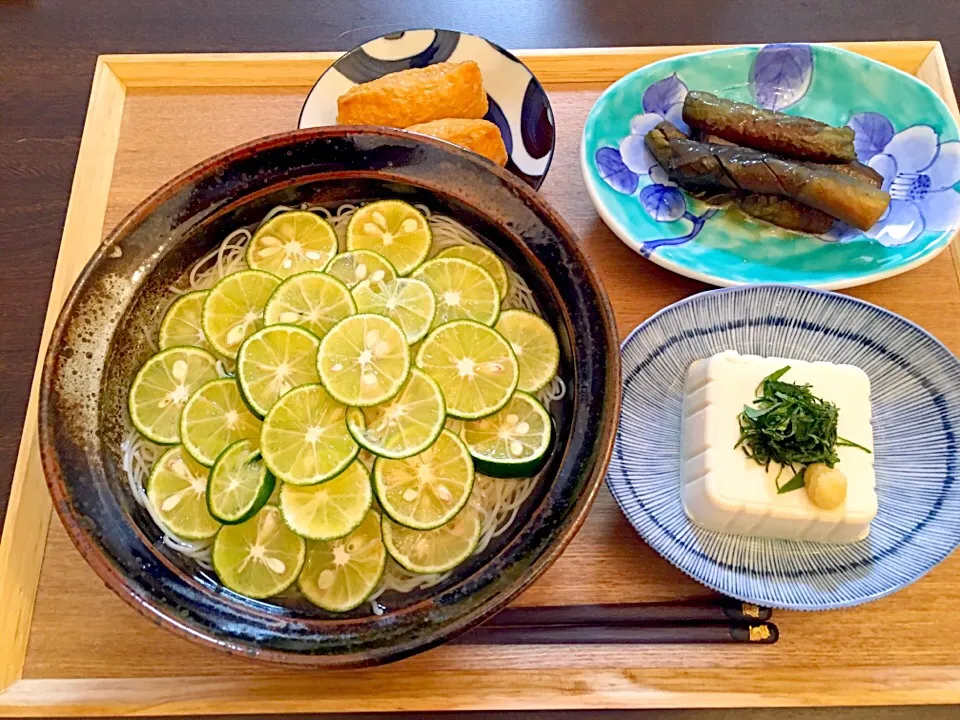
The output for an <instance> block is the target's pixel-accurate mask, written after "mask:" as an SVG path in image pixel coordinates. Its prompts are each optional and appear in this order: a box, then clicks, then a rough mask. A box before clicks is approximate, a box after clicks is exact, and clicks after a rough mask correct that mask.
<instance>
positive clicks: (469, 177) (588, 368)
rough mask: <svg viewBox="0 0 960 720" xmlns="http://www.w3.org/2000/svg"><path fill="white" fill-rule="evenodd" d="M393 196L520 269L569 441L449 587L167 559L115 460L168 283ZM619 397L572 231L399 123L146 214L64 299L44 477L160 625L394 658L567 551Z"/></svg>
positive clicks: (306, 137) (328, 654) (313, 143)
mask: <svg viewBox="0 0 960 720" xmlns="http://www.w3.org/2000/svg"><path fill="white" fill-rule="evenodd" d="M383 197H397V198H403V199H406V200H409V201H411V202H422V203H424V204H426V205H428V206H429V207H430V208H431V209H433V210H436V211H439V212H442V213H446V214H448V215H451V216H453V217H454V218H456V219H457V220H459V221H460V222H462V223H463V224H464V225H466V226H468V227H470V228H471V229H473V230H474V231H475V232H477V233H478V234H479V235H480V236H482V237H483V238H485V239H486V241H487V242H488V244H489V246H490V247H491V248H493V249H494V250H495V251H496V252H498V253H499V254H500V256H501V257H502V258H503V259H505V260H506V261H507V262H509V263H510V264H512V265H513V266H514V268H515V269H516V270H517V271H518V272H520V274H521V275H522V276H523V277H524V278H526V280H527V281H528V283H529V285H530V287H531V289H532V290H533V291H534V293H535V295H536V297H537V300H538V302H539V304H540V307H541V308H542V310H543V311H544V314H545V316H546V317H547V318H549V319H550V320H551V321H552V323H553V326H554V328H556V330H557V333H558V336H559V338H560V348H561V365H560V372H561V374H562V377H563V378H564V379H565V380H566V382H567V386H568V387H569V388H570V391H569V392H568V393H567V396H566V397H565V398H564V399H563V400H562V401H560V402H558V403H555V406H554V407H553V408H551V411H552V414H553V416H554V418H555V420H556V423H557V443H556V447H555V449H554V451H553V452H552V454H551V457H550V459H549V461H548V464H547V466H546V468H545V470H544V471H543V473H542V475H541V482H540V483H539V484H538V486H537V491H536V492H535V493H534V494H533V495H532V496H531V497H530V499H529V500H528V501H527V503H526V505H525V506H524V507H523V508H522V510H521V513H520V516H519V518H518V520H517V521H516V522H515V523H514V524H513V525H512V526H511V529H510V531H508V532H507V533H505V534H504V535H503V536H501V537H500V538H497V540H496V541H495V542H494V543H493V544H492V545H491V547H489V548H488V549H487V550H486V551H485V552H484V553H482V554H480V555H478V556H475V557H473V558H471V559H470V560H469V561H467V562H466V563H465V564H464V565H463V566H461V567H460V568H459V569H458V570H457V571H456V572H455V573H454V574H453V576H452V577H450V578H449V579H447V580H446V581H445V582H443V583H440V584H439V585H437V586H435V587H433V588H430V589H429V590H424V591H418V592H415V593H411V594H408V595H402V596H392V597H391V596H386V597H385V598H384V600H383V604H384V605H385V606H386V607H387V611H386V612H385V613H384V614H383V615H379V616H378V615H374V614H372V613H371V612H370V610H369V608H367V607H366V606H364V607H361V608H359V609H358V610H356V611H354V612H352V613H349V614H347V615H340V616H337V615H331V614H328V613H324V612H322V611H320V610H319V609H317V608H315V607H313V606H311V605H308V604H306V603H302V602H298V601H297V600H296V599H294V600H290V599H287V600H274V601H270V600H268V601H263V602H258V601H253V600H250V599H247V598H244V597H241V596H239V595H237V594H235V593H232V592H230V591H228V590H225V589H224V588H223V587H221V586H220V585H219V584H218V583H217V581H216V577H215V576H214V575H213V574H212V573H210V572H208V571H206V570H204V569H203V568H202V567H200V566H199V565H197V564H196V563H194V562H193V561H191V560H188V559H186V558H184V557H183V556H181V555H178V554H177V553H174V552H171V551H170V550H169V549H168V548H167V547H166V546H164V545H163V544H162V543H161V538H162V535H161V533H160V531H159V530H158V528H157V527H156V525H155V524H154V523H153V522H152V521H151V519H150V517H149V515H148V514H147V513H146V511H145V510H144V509H143V508H142V507H141V506H140V505H139V504H138V503H137V501H136V499H135V498H134V496H133V494H132V493H131V491H130V489H129V485H128V482H127V479H126V476H125V474H124V471H123V469H122V467H121V466H120V458H121V449H120V445H121V440H122V436H123V433H124V432H125V429H126V427H127V423H128V420H127V415H126V394H127V389H128V388H129V385H130V382H131V380H132V378H133V376H134V373H135V371H136V370H137V368H138V367H139V366H140V365H141V364H142V363H143V361H144V360H145V359H146V358H147V357H148V356H149V354H150V351H149V348H148V347H147V345H146V344H145V342H144V339H143V334H142V332H141V329H140V328H141V326H142V325H143V324H144V323H149V320H148V318H149V317H150V315H151V313H152V311H154V309H155V308H156V307H157V305H158V303H159V302H160V301H161V299H162V298H163V297H164V296H165V295H166V294H167V293H168V292H169V291H168V288H169V287H170V285H172V284H173V283H174V282H175V281H176V280H177V279H178V278H180V277H181V276H182V274H183V272H184V270H185V268H188V267H189V266H190V265H191V264H192V263H193V262H194V261H195V260H197V259H198V258H199V257H200V256H201V255H202V254H203V253H204V252H206V251H207V250H209V249H210V248H212V247H213V246H215V245H216V244H217V243H218V242H220V241H221V240H222V239H223V238H224V237H225V236H226V235H227V234H228V233H229V232H230V231H231V230H234V229H236V228H238V227H242V226H249V225H252V224H254V223H256V222H258V221H259V220H260V219H262V217H263V216H264V214H265V213H266V212H267V211H268V210H269V209H270V208H271V207H273V206H275V205H279V204H283V205H296V204H299V203H301V202H309V203H311V204H323V205H326V206H330V207H335V206H337V205H339V204H341V203H344V202H358V201H365V200H371V199H376V198H383ZM619 403H620V355H619V351H618V347H617V336H616V331H615V326H614V320H613V315H612V313H611V310H610V305H609V303H608V301H607V298H606V296H605V294H604V291H603V289H602V288H601V287H600V284H599V282H598V281H597V278H596V276H595V275H594V274H593V272H592V271H591V269H590V267H589V265H588V263H587V260H586V258H585V257H584V255H583V253H582V252H581V250H580V248H579V246H578V244H577V238H576V237H575V236H574V234H573V232H572V231H571V230H570V228H568V227H567V225H566V224H565V223H564V222H563V220H562V219H561V218H560V216H559V215H558V214H557V213H556V212H555V211H554V210H553V209H552V208H551V207H549V206H548V205H547V204H546V203H545V202H544V201H543V200H541V199H540V198H539V197H538V196H537V194H536V193H535V192H534V191H533V190H532V189H530V188H529V187H527V186H526V185H524V184H523V183H521V182H520V181H518V180H517V179H515V178H514V177H513V176H511V175H510V174H509V173H507V172H505V171H503V170H501V169H500V168H496V167H494V166H493V165H491V164H489V163H487V162H486V161H484V160H482V159H479V158H478V157H477V156H475V155H473V154H471V153H468V152H464V151H460V150H458V149H456V148H454V147H453V146H451V145H449V144H447V143H443V142H440V141H432V140H429V139H424V138H421V137H414V136H411V135H406V134H404V133H402V132H397V131H389V130H383V131H374V130H371V129H369V128H323V129H314V130H301V131H296V132H289V133H284V134H282V135H275V136H273V137H268V138H265V139H262V140H257V141H255V142H252V143H249V144H247V145H242V146H240V147H237V148H235V149H233V150H229V151H227V152H225V153H223V154H221V155H217V156H216V157H213V158H210V159H209V160H207V161H205V162H203V163H201V164H200V165H197V166H196V167H194V168H193V169H191V170H189V171H188V172H186V173H184V174H183V175H181V176H180V177H178V178H176V179H174V180H172V181H171V182H169V183H167V184H166V185H165V186H164V187H162V188H161V189H160V190H158V191H157V192H156V193H154V194H153V195H152V196H151V197H149V198H147V199H146V200H145V201H144V202H143V203H141V204H140V206H139V207H137V208H136V209H135V210H134V211H133V212H132V213H130V215H128V216H127V218H126V219H125V220H124V221H123V222H121V223H120V225H119V226H118V227H117V228H116V229H115V230H114V231H113V233H112V234H111V235H110V237H109V238H108V239H107V240H106V241H105V242H104V243H103V245H102V246H101V247H100V249H99V250H98V251H97V253H96V254H95V255H94V257H93V259H92V260H91V261H90V263H89V264H88V265H87V267H86V269H85V270H84V271H83V273H82V275H81V277H80V279H79V280H78V281H77V284H76V285H75V286H74V288H73V291H72V292H71V293H70V297H69V298H68V299H67V302H66V304H65V305H64V308H63V311H62V313H61V315H60V319H59V321H58V323H57V326H56V329H55V330H54V333H53V338H52V340H51V343H50V350H49V352H48V354H47V357H46V361H45V364H44V374H43V384H42V389H41V395H40V444H41V454H42V457H43V468H44V471H45V473H46V477H47V483H48V485H49V487H50V493H51V495H52V496H53V500H54V505H55V507H56V509H57V512H58V513H59V514H60V517H61V520H62V521H63V524H64V526H65V527H66V529H67V532H68V533H69V534H70V537H71V538H72V539H73V542H74V543H75V544H76V546H77V548H78V549H79V550H80V552H81V553H82V554H83V556H84V557H85V558H86V559H87V562H89V563H90V565H91V566H92V567H93V569H94V570H95V571H96V572H97V574H98V575H100V577H101V579H102V580H103V581H104V582H105V583H106V584H107V585H108V586H109V587H110V588H111V589H112V590H113V591H114V592H116V593H117V594H118V595H120V597H122V598H123V599H124V600H126V601H127V602H128V603H129V604H130V605H132V606H133V607H135V608H136V609H137V610H139V611H140V612H141V613H142V614H143V615H145V616H146V617H149V618H151V619H152V620H153V621H154V622H156V623H158V624H160V625H163V626H165V627H167V628H170V629H171V630H174V631H175V632H177V633H179V634H180V635H182V636H184V637H186V638H189V639H191V640H196V641H199V642H201V643H203V644H207V645H212V646H214V647H219V648H222V649H224V650H227V651H230V652H233V653H237V654H242V655H248V656H252V657H258V658H261V659H265V660H272V661H279V662H286V663H291V664H299V665H307V666H317V667H335V666H361V665H373V664H377V663H383V662H387V661H390V660H396V659H399V658H402V657H405V656H407V655H410V654H412V653H415V652H418V651H421V650H425V649H427V648H430V647H433V646H435V645H438V644H440V643H442V642H444V641H445V640H448V639H450V638H452V637H454V636H455V635H457V634H459V633H462V632H463V631H465V630H467V629H468V628H470V627H471V626H473V625H476V624H477V623H479V622H481V621H482V620H484V619H485V618H487V617H489V616H491V615H493V614H494V613H496V612H497V611H498V610H499V609H501V608H502V607H503V606H504V605H506V604H507V603H508V602H509V601H510V600H511V599H512V598H514V597H516V595H517V594H518V593H519V592H520V591H522V590H523V589H524V588H525V587H527V586H528V585H529V584H530V583H532V582H533V581H534V580H535V579H536V578H537V577H538V576H539V575H540V574H541V573H542V572H543V571H544V570H546V569H547V567H548V566H549V565H550V564H551V563H552V562H553V561H554V560H555V559H556V558H557V556H558V555H559V554H560V552H561V551H562V550H563V548H564V547H565V546H566V545H567V543H568V542H569V541H570V539H571V538H572V537H573V535H574V534H575V533H576V531H577V528H578V527H579V526H580V524H581V522H582V521H583V519H584V516H585V515H586V513H587V511H588V509H589V507H590V504H591V502H592V501H593V498H594V496H595V494H596V492H597V488H598V487H599V485H600V482H601V481H602V479H603V476H604V472H605V469H606V466H607V460H608V459H609V456H610V450H611V446H612V443H613V439H614V431H615V426H616V422H617V418H618V415H619Z"/></svg>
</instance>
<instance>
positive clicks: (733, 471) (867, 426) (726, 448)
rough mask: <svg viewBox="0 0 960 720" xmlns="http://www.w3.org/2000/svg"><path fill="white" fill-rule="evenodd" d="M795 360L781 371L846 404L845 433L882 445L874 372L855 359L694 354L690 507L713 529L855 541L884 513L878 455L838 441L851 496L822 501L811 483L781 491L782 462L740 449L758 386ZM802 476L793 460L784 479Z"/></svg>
mask: <svg viewBox="0 0 960 720" xmlns="http://www.w3.org/2000/svg"><path fill="white" fill-rule="evenodd" d="M785 365H789V366H790V371H789V372H788V373H787V374H786V375H784V376H783V377H782V378H781V379H782V380H784V381H786V382H792V383H797V384H803V383H809V384H810V385H811V386H812V387H811V391H812V392H813V394H814V395H816V396H818V397H820V398H822V399H823V400H828V401H830V402H832V403H834V404H836V406H837V410H838V420H837V430H838V434H839V435H840V437H843V438H847V439H848V440H851V441H853V442H857V443H859V444H861V445H863V446H864V447H866V448H869V449H870V450H871V451H872V450H873V428H872V425H871V423H870V379H869V378H868V377H867V374H866V373H865V372H863V370H861V369H860V368H857V367H854V366H853V365H834V364H832V363H828V362H814V363H810V362H803V361H799V360H789V359H786V358H764V357H759V356H756V355H740V354H739V353H737V352H734V351H727V352H723V353H719V354H717V355H713V356H712V357H709V358H706V359H705V360H698V361H697V362H695V363H693V364H692V365H691V366H690V368H689V370H688V371H687V377H686V382H685V384H684V398H683V431H682V432H683V436H682V441H681V463H682V467H681V488H680V492H681V497H682V499H683V507H684V510H686V513H687V516H688V517H689V518H690V519H691V520H692V521H693V522H694V523H695V524H697V525H699V526H700V527H703V528H705V529H707V530H715V531H717V532H724V533H733V534H735V535H753V536H758V537H772V538H785V539H789V540H811V541H817V542H828V543H851V542H856V541H857V540H862V539H863V538H865V537H866V536H867V534H868V533H869V532H870V522H871V521H872V520H873V518H874V516H875V515H876V514H877V494H876V489H875V485H876V481H875V476H874V470H873V454H872V453H867V452H864V451H863V450H860V449H858V448H853V447H838V448H837V454H838V455H839V457H840V462H839V463H837V465H836V467H837V469H839V470H841V471H842V472H843V474H844V475H845V476H846V478H847V499H846V502H845V503H843V504H842V505H840V507H838V508H836V509H834V510H823V509H821V508H819V507H817V506H816V505H814V504H813V503H812V502H811V501H810V498H809V497H808V496H807V492H806V490H804V489H803V488H801V489H799V490H795V491H792V492H786V493H783V494H782V495H778V494H777V486H776V483H775V482H774V480H775V478H776V477H777V473H778V472H779V471H780V466H779V465H775V464H771V465H770V468H769V469H768V470H766V469H764V468H763V466H761V465H758V464H757V463H756V462H755V461H754V460H752V459H750V458H748V457H747V456H746V455H745V454H744V452H743V450H742V449H740V448H734V446H735V445H736V444H737V440H738V439H739V437H740V428H739V423H738V421H737V417H738V415H739V414H740V413H741V412H742V410H743V406H744V405H750V404H752V403H753V401H754V399H755V398H756V390H757V386H758V385H759V384H760V382H761V381H762V380H763V379H764V378H765V377H766V376H768V375H770V374H771V373H773V372H776V371H777V370H779V369H780V368H782V367H783V366H785ZM791 477H793V472H792V471H791V470H790V468H789V467H788V468H785V469H784V471H783V474H782V475H781V476H780V483H781V484H783V483H786V482H787V481H788V480H790V478H791Z"/></svg>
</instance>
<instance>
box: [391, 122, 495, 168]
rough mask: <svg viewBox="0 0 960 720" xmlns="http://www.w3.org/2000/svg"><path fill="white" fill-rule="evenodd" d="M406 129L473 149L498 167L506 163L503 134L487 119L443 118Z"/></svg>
mask: <svg viewBox="0 0 960 720" xmlns="http://www.w3.org/2000/svg"><path fill="white" fill-rule="evenodd" d="M407 131H408V132H415V133H420V134H421V135H430V136H431V137H435V138H440V139H441V140H447V141H448V142H452V143H453V144H454V145H459V146H460V147H465V148H467V150H473V152H475V153H477V154H478V155H483V156H484V157H485V158H488V159H490V160H493V162H495V163H496V164H497V165H499V166H500V167H503V166H504V165H506V164H507V148H506V146H505V145H504V144H503V136H502V135H500V129H499V128H498V127H497V126H496V125H494V124H493V123H492V122H490V121H489V120H469V119H466V118H445V119H444V120H434V121H433V122H428V123H420V124H418V125H411V126H410V127H408V128H407Z"/></svg>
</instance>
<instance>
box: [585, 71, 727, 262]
mask: <svg viewBox="0 0 960 720" xmlns="http://www.w3.org/2000/svg"><path fill="white" fill-rule="evenodd" d="M686 97H687V86H686V85H684V84H683V82H682V81H681V80H680V78H678V77H677V75H676V73H674V74H673V75H670V76H669V77H665V78H663V79H662V80H660V81H658V82H655V83H653V84H652V85H650V87H648V88H647V89H646V91H644V93H643V98H642V100H641V106H642V107H643V110H644V112H643V113H642V114H640V115H635V116H634V117H633V119H632V120H631V121H630V134H629V135H627V137H625V138H624V139H623V140H622V141H621V142H620V147H619V148H611V147H602V148H600V149H599V150H597V152H596V156H595V158H594V160H595V162H596V164H597V169H598V171H599V172H600V176H601V177H602V178H603V179H604V180H606V182H607V183H608V184H609V185H610V187H612V188H613V189H614V190H616V191H617V192H621V193H623V194H625V195H633V194H634V193H635V192H636V190H637V187H639V185H640V179H641V178H648V179H649V180H650V181H652V183H653V184H651V185H647V186H646V187H644V188H643V189H642V190H641V191H640V195H639V200H640V204H641V205H642V206H643V209H644V210H646V212H647V214H648V215H649V216H650V217H651V218H653V219H654V220H656V221H657V222H661V223H667V222H673V221H675V220H679V219H681V218H685V219H687V220H689V221H690V223H691V229H690V231H689V232H688V233H686V234H685V235H680V236H678V237H665V238H659V239H656V240H650V241H647V242H646V243H644V246H643V254H644V255H649V254H650V253H651V252H653V251H654V250H656V249H657V248H658V247H663V246H668V245H682V244H683V243H685V242H687V241H688V240H691V239H692V238H694V237H696V236H697V234H698V233H699V232H700V231H701V230H702V229H703V226H704V223H705V222H706V221H707V220H708V219H709V218H711V217H713V215H715V214H716V213H717V210H716V209H715V208H708V209H707V210H705V211H704V212H703V213H701V214H699V215H697V214H694V213H692V212H689V211H688V210H687V200H686V196H685V195H684V194H683V193H682V192H681V191H680V189H679V188H678V187H677V186H676V184H675V183H673V182H671V181H670V179H669V178H667V174H666V173H665V172H664V171H663V168H661V167H660V166H659V165H658V164H657V161H656V160H654V158H653V155H652V154H651V153H650V151H649V150H648V149H647V145H646V141H645V140H644V138H645V136H646V134H647V133H648V132H650V131H651V130H653V128H655V127H656V126H657V125H658V124H660V123H661V122H663V121H664V120H667V121H668V122H671V123H673V124H674V125H676V126H677V127H678V128H680V129H681V130H683V131H684V132H687V131H689V128H688V127H687V124H686V123H685V122H683V118H682V117H681V116H682V113H683V101H684V99H685V98H686Z"/></svg>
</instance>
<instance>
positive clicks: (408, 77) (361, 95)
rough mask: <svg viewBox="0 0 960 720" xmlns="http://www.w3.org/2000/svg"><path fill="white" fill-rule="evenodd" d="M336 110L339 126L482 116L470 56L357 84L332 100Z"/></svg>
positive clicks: (478, 79)
mask: <svg viewBox="0 0 960 720" xmlns="http://www.w3.org/2000/svg"><path fill="white" fill-rule="evenodd" d="M337 111H338V114H337V122H338V123H340V124H342V125H385V126H387V127H395V128H406V127H410V126H411V125H417V124H419V123H428V122H432V121H433V120H442V119H443V118H475V119H476V118H482V117H483V116H484V115H486V113H487V94H486V92H484V90H483V76H482V75H481V74H480V66H479V65H477V64H476V63H475V62H473V61H472V60H468V61H466V62H462V63H437V64H436V65H428V66H427V67H425V68H413V69H411V70H401V71H400V72H395V73H390V74H389V75H384V76H383V77H382V78H378V79H377V80H373V81H371V82H368V83H363V84H362V85H357V86H356V87H353V88H351V89H350V90H348V91H347V92H345V93H344V94H343V95H341V96H340V97H339V98H338V99H337Z"/></svg>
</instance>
